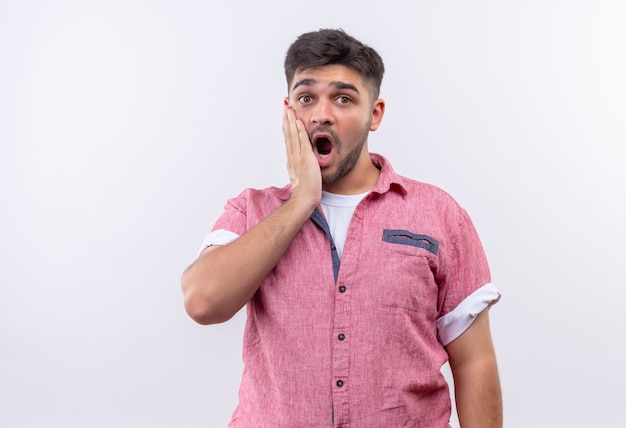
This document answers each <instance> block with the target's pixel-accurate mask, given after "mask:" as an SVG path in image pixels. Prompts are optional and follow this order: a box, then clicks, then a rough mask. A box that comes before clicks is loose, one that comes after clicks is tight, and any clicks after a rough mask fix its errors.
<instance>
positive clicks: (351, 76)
mask: <svg viewBox="0 0 626 428" xmlns="http://www.w3.org/2000/svg"><path fill="white" fill-rule="evenodd" d="M285 104H288V105H289V106H290V107H291V108H292V109H293V110H294V111H295V113H296V116H297V118H298V119H300V120H301V121H302V122H304V125H305V127H306V129H307V132H308V134H309V138H310V140H311V144H312V147H313V152H314V153H315V155H316V157H317V160H318V162H319V165H320V169H321V173H322V184H323V186H324V189H325V190H328V191H331V192H332V191H333V189H335V190H336V189H338V188H339V189H341V191H340V192H338V193H344V192H346V190H347V191H350V189H346V186H345V184H346V183H348V182H354V183H355V184H356V183H357V182H358V181H359V178H360V175H361V174H363V173H364V171H367V170H368V167H371V160H370V159H369V152H368V150H367V145H366V143H367V136H368V133H369V131H374V130H376V129H377V128H378V125H379V124H380V121H381V120H382V116H383V112H384V102H383V101H382V100H380V99H378V100H372V94H371V91H370V90H369V87H368V86H367V85H366V84H365V82H363V79H362V78H361V76H360V74H359V73H358V72H356V71H354V70H352V69H351V68H348V67H345V66H343V65H328V66H323V67H315V68H308V69H304V70H302V71H299V72H297V73H296V74H295V75H294V77H293V81H292V83H291V87H290V88H289V97H287V98H286V99H285ZM342 182H343V184H344V185H343V186H341V184H342ZM353 187H354V186H353Z"/></svg>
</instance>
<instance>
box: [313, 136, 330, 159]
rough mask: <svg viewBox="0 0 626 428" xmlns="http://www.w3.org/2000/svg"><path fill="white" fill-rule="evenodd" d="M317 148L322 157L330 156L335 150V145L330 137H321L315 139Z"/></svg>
mask: <svg viewBox="0 0 626 428" xmlns="http://www.w3.org/2000/svg"><path fill="white" fill-rule="evenodd" d="M315 148H316V149H317V153H319V154H320V155H322V156H325V155H329V154H330V152H332V150H333V143H332V141H330V139H329V138H328V137H324V136H320V137H317V138H316V139H315Z"/></svg>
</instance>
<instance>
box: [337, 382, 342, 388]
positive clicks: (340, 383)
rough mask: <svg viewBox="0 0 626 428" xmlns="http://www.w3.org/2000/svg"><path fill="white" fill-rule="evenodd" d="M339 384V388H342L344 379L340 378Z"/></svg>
mask: <svg viewBox="0 0 626 428" xmlns="http://www.w3.org/2000/svg"><path fill="white" fill-rule="evenodd" d="M337 386H338V387H339V388H341V387H342V386H343V381H342V380H338V381H337Z"/></svg>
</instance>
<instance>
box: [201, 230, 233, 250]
mask: <svg viewBox="0 0 626 428" xmlns="http://www.w3.org/2000/svg"><path fill="white" fill-rule="evenodd" d="M237 238H239V235H237V234H236V233H234V232H231V231H230V230H224V229H218V230H214V231H213V232H211V233H209V234H208V235H207V236H206V237H205V238H204V241H202V247H200V251H199V252H198V257H200V255H201V254H202V252H203V251H204V250H206V249H207V247H210V246H211V245H226V244H230V243H231V242H233V241H234V240H235V239H237Z"/></svg>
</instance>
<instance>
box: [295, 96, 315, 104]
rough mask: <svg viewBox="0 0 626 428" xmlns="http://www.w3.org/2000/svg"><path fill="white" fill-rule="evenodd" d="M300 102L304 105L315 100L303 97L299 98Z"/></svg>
mask: <svg viewBox="0 0 626 428" xmlns="http://www.w3.org/2000/svg"><path fill="white" fill-rule="evenodd" d="M298 101H300V102H301V103H302V104H308V103H310V102H311V101H313V98H311V96H310V95H302V96H300V97H298Z"/></svg>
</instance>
